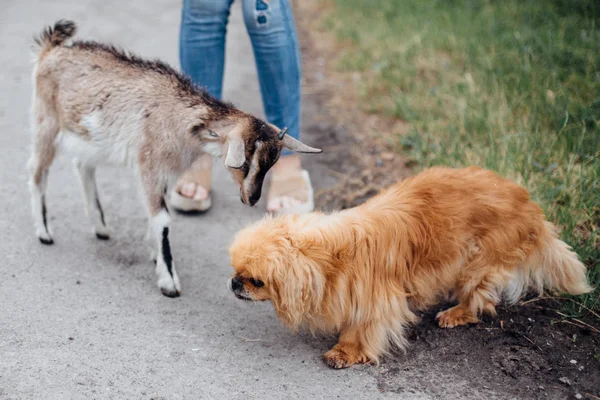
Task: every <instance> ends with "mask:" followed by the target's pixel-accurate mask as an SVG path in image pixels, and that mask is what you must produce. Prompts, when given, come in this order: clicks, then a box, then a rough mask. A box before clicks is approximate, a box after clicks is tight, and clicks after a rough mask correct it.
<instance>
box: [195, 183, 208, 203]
mask: <svg viewBox="0 0 600 400" xmlns="http://www.w3.org/2000/svg"><path fill="white" fill-rule="evenodd" d="M207 198H208V190H206V189H205V188H204V187H203V186H200V185H198V186H197V187H196V193H195V194H194V200H206V199H207Z"/></svg>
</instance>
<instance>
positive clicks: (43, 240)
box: [38, 236, 54, 246]
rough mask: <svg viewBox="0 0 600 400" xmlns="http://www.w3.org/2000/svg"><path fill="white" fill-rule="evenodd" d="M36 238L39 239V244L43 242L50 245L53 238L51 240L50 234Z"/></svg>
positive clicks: (52, 242)
mask: <svg viewBox="0 0 600 400" xmlns="http://www.w3.org/2000/svg"><path fill="white" fill-rule="evenodd" d="M38 239H39V240H40V243H41V244H45V245H46V246H50V245H52V244H54V240H52V238H51V237H50V236H48V237H43V236H38Z"/></svg>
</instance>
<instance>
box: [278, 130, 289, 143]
mask: <svg viewBox="0 0 600 400" xmlns="http://www.w3.org/2000/svg"><path fill="white" fill-rule="evenodd" d="M286 133H287V128H283V129H282V130H280V131H279V135H278V136H277V137H278V138H279V140H281V139H283V137H284V136H285V134H286Z"/></svg>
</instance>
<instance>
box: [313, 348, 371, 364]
mask: <svg viewBox="0 0 600 400" xmlns="http://www.w3.org/2000/svg"><path fill="white" fill-rule="evenodd" d="M323 360H325V363H326V364H327V366H328V367H330V368H334V369H342V368H348V367H349V366H351V365H354V364H357V363H368V362H369V358H368V357H366V356H362V355H360V354H352V352H349V351H344V350H342V349H340V348H339V347H338V346H337V345H336V346H335V347H334V348H333V349H331V350H329V351H328V352H327V353H325V354H324V355H323Z"/></svg>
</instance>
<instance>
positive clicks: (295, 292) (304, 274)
mask: <svg viewBox="0 0 600 400" xmlns="http://www.w3.org/2000/svg"><path fill="white" fill-rule="evenodd" d="M285 258H286V259H285V260H282V263H281V264H280V265H281V267H279V268H276V269H274V270H273V271H272V275H271V276H270V281H271V284H270V285H269V286H270V287H271V289H272V291H273V293H272V294H271V300H272V302H273V306H274V307H275V310H276V312H277V315H278V316H279V318H280V319H281V320H282V322H283V323H284V324H286V325H287V326H288V327H289V328H291V329H292V330H294V329H297V328H298V327H299V326H300V324H301V323H302V321H303V320H305V319H307V318H310V316H311V315H312V314H313V313H314V312H316V311H317V307H318V306H319V305H320V303H321V301H322V298H323V292H324V286H325V277H324V275H323V274H322V272H321V270H320V267H319V265H317V264H316V263H313V262H312V261H311V260H309V259H307V258H306V257H303V256H298V255H296V254H289V253H288V254H286V257H285Z"/></svg>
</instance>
